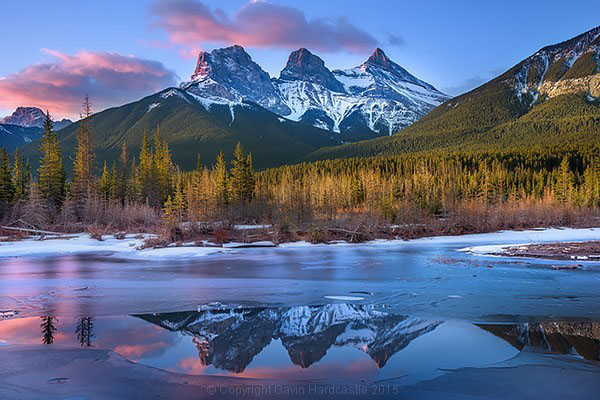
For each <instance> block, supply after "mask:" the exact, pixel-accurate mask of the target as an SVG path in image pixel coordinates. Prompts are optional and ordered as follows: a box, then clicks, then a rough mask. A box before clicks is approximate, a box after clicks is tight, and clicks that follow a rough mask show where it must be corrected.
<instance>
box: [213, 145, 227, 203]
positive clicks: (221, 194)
mask: <svg viewBox="0 0 600 400" xmlns="http://www.w3.org/2000/svg"><path fill="white" fill-rule="evenodd" d="M228 181H229V173H228V172H227V166H226V164H225V159H224V156H223V152H222V151H221V152H219V155H218V156H217V164H216V165H215V169H214V186H215V203H216V205H217V207H219V208H224V207H227V206H228V205H229V188H228Z"/></svg>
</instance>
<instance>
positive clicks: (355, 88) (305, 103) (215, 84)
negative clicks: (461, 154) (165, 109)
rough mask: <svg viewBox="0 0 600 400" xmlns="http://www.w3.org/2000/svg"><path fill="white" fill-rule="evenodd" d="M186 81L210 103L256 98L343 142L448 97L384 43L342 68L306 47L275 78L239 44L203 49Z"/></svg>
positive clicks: (387, 129) (391, 128) (398, 122)
mask: <svg viewBox="0 0 600 400" xmlns="http://www.w3.org/2000/svg"><path fill="white" fill-rule="evenodd" d="M181 88H182V89H184V90H186V91H188V92H189V93H191V94H193V95H196V96H200V97H202V98H206V99H210V101H213V102H221V103H228V102H239V101H242V100H246V101H252V102H255V103H257V104H259V105H261V106H263V107H265V108H266V109H268V110H270V111H272V112H274V113H276V114H279V115H281V116H283V117H286V118H288V119H290V120H293V121H299V122H303V123H305V124H308V125H312V126H316V127H319V128H323V129H327V130H330V131H333V132H336V133H338V134H339V135H338V136H339V137H340V140H343V141H354V140H360V139H365V138H372V137H376V136H380V135H387V134H392V133H394V132H396V131H397V130H400V129H402V128H404V127H406V126H408V125H410V124H412V123H414V122H415V121H416V120H418V119H419V118H421V117H422V116H424V115H425V114H427V113H428V112H429V111H430V110H432V109H433V108H434V107H435V106H437V105H439V104H440V103H442V102H443V101H445V100H447V99H448V98H449V96H447V95H445V94H443V93H441V92H439V91H438V90H437V89H435V88H434V87H433V86H431V85H430V84H428V83H426V82H423V81H421V80H419V79H417V78H416V77H414V76H413V75H411V74H410V73H409V72H408V71H406V70H405V69H404V68H402V67H401V66H399V65H398V64H396V63H394V62H393V61H391V60H390V59H389V58H388V57H387V56H386V55H385V53H384V52H383V50H381V49H379V48H378V49H376V50H375V52H374V53H373V54H372V55H371V56H370V57H369V59H368V60H367V61H366V62H365V63H363V64H362V65H360V66H358V67H356V68H352V69H349V70H345V71H341V70H336V71H330V70H329V69H328V68H327V67H326V66H325V63H324V62H323V60H322V59H320V58H319V57H318V56H316V55H314V54H312V53H311V52H310V51H308V50H307V49H304V48H301V49H299V50H296V51H294V52H292V53H291V54H290V56H289V58H288V61H287V63H286V66H285V68H284V69H283V70H282V71H281V73H280V75H279V78H274V79H270V78H269V75H268V74H267V73H266V72H265V71H264V70H263V69H262V68H261V67H260V66H259V65H258V64H257V63H255V62H254V61H252V59H251V57H250V56H249V55H248V54H247V53H246V52H245V51H244V49H243V48H242V47H241V46H237V45H236V46H231V47H227V48H224V49H216V50H213V51H212V52H210V53H207V52H201V53H200V55H199V57H198V62H197V66H196V70H195V71H194V74H193V75H192V79H191V81H189V82H185V83H183V84H182V85H181Z"/></svg>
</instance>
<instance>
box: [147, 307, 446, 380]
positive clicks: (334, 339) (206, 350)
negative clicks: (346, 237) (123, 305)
mask: <svg viewBox="0 0 600 400" xmlns="http://www.w3.org/2000/svg"><path fill="white" fill-rule="evenodd" d="M138 317H139V318H142V319H144V320H146V321H148V322H152V323H154V324H157V325H159V326H162V327H163V328H165V329H169V330H173V331H181V332H182V333H183V334H184V335H190V336H192V340H193V342H194V344H195V346H196V348H197V349H198V357H199V359H200V362H201V363H202V365H214V366H215V367H217V368H219V369H223V370H226V371H232V372H236V373H239V372H242V371H244V370H245V369H246V367H247V366H248V365H249V364H250V363H251V362H252V360H253V358H254V357H255V356H256V355H258V354H259V353H260V352H261V351H262V350H263V349H264V348H265V347H266V346H267V345H269V344H270V343H271V341H272V340H274V339H275V340H280V341H281V344H282V345H283V347H284V348H285V349H286V351H287V352H288V355H289V357H290V361H291V362H292V363H293V364H295V365H300V366H301V367H303V368H308V367H309V366H311V365H312V364H314V363H316V362H318V361H319V360H321V359H322V358H323V357H324V356H325V354H326V353H327V351H328V350H329V349H330V348H331V347H332V346H338V347H341V346H352V347H355V348H357V349H359V350H361V351H364V352H366V353H367V354H368V355H369V356H370V357H371V359H372V360H373V362H374V363H375V364H376V365H377V366H378V367H379V368H382V367H383V366H384V365H385V363H386V362H387V361H388V360H389V358H390V357H391V356H392V355H394V354H396V353H397V352H398V351H400V350H402V349H403V348H405V347H406V346H408V344H409V343H410V342H411V341H413V340H414V339H416V338H417V337H419V336H422V335H424V334H426V333H428V332H431V331H432V330H434V329H435V328H437V326H438V325H439V324H440V322H438V321H429V320H423V319H419V318H409V317H406V316H402V315H394V314H388V313H383V312H380V311H377V310H375V309H373V308H372V307H370V306H361V305H351V304H329V305H325V306H303V307H290V308H256V309H231V310H228V309H220V310H206V311H202V312H189V313H171V314H148V315H138Z"/></svg>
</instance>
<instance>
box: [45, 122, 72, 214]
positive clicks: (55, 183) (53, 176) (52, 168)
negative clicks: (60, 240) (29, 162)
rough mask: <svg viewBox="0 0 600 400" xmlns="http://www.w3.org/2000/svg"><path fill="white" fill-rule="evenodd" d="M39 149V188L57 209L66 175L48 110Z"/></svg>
mask: <svg viewBox="0 0 600 400" xmlns="http://www.w3.org/2000/svg"><path fill="white" fill-rule="evenodd" d="M40 150H41V153H42V158H41V160H40V166H39V168H38V181H39V189H40V192H41V193H42V195H43V196H44V197H45V198H46V199H47V200H48V202H49V203H50V205H51V206H52V207H54V208H55V209H59V208H60V206H61V205H62V202H63V201H64V199H65V194H66V175H65V169H64V166H63V162H62V154H61V151H60V146H59V144H58V136H57V135H56V132H54V131H53V125H52V119H51V118H50V113H49V112H46V120H45V121H44V131H43V136H42V140H41V146H40Z"/></svg>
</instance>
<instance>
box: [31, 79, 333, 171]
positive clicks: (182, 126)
mask: <svg viewBox="0 0 600 400" xmlns="http://www.w3.org/2000/svg"><path fill="white" fill-rule="evenodd" d="M89 122H90V125H91V127H92V139H93V141H94V146H95V151H96V154H97V157H98V159H100V160H107V161H108V162H109V163H111V162H112V161H113V160H115V159H116V158H117V157H118V154H119V151H120V148H121V145H122V143H123V141H126V142H127V145H128V147H129V150H130V153H131V154H133V155H137V154H138V152H139V147H140V144H141V141H142V137H143V134H144V129H146V130H147V131H148V134H149V136H150V137H152V135H153V134H154V132H155V131H156V128H157V126H160V131H161V135H162V137H163V139H164V140H165V141H166V142H167V143H169V148H170V150H171V153H172V155H173V160H174V162H175V163H176V164H177V165H178V166H180V167H181V168H183V169H192V168H194V167H195V165H196V157H197V155H198V154H200V156H201V160H202V162H203V163H204V164H205V165H211V164H213V163H214V162H215V160H216V157H217V154H218V152H219V151H221V150H223V151H224V152H225V153H226V158H230V157H232V154H231V153H232V152H233V148H234V147H235V145H236V143H237V142H238V141H239V142H241V143H242V145H243V146H244V147H245V149H246V151H247V152H250V153H252V155H253V158H254V160H255V161H254V164H255V167H257V168H265V167H270V166H275V165H280V164H285V163H288V162H290V161H291V160H294V159H296V158H298V157H299V156H303V155H306V154H308V153H310V152H312V151H314V150H316V149H317V148H319V147H321V146H330V145H333V144H338V143H340V142H339V140H336V139H335V138H334V136H335V133H333V132H330V131H326V130H323V129H318V128H315V127H311V126H307V125H306V124H301V123H298V122H293V121H289V120H287V119H285V118H282V117H280V116H278V115H276V114H274V113H272V112H270V111H268V110H266V109H264V108H262V107H260V106H258V105H256V104H254V103H246V102H240V103H230V104H218V103H214V102H213V103H204V102H202V101H201V99H198V98H196V97H194V96H192V95H190V94H188V93H187V92H185V91H183V90H180V89H176V88H170V89H166V90H164V91H162V92H160V93H156V94H154V95H151V96H148V97H145V98H144V99H142V100H139V101H136V102H133V103H130V104H126V105H123V106H120V107H115V108H111V109H108V110H105V111H102V112H99V113H97V114H94V115H92V116H91V117H90V120H89ZM78 124H79V122H76V123H74V124H72V125H70V126H68V127H67V128H65V129H62V130H60V131H59V132H58V135H59V140H60V145H61V148H62V150H63V155H64V157H65V159H68V158H69V157H70V156H71V155H72V154H73V153H74V151H75V147H76V131H77V127H78ZM24 152H25V155H26V156H27V157H28V158H29V159H30V161H31V162H32V164H33V165H34V167H35V163H36V162H37V160H38V159H39V150H38V144H37V143H32V144H30V145H27V146H25V148H24ZM65 165H66V166H67V168H70V167H71V162H70V161H69V162H66V163H65Z"/></svg>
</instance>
